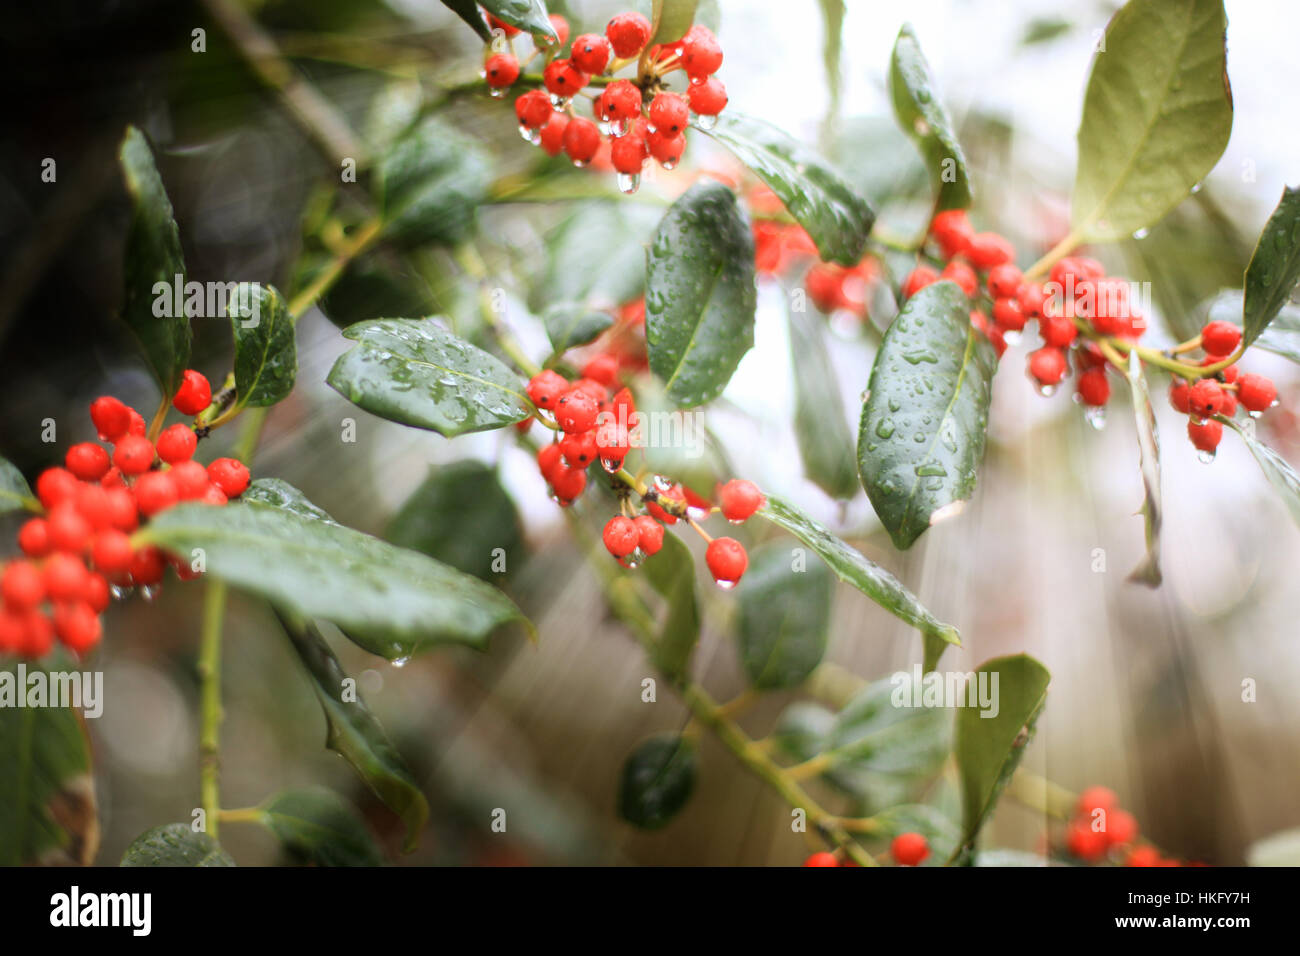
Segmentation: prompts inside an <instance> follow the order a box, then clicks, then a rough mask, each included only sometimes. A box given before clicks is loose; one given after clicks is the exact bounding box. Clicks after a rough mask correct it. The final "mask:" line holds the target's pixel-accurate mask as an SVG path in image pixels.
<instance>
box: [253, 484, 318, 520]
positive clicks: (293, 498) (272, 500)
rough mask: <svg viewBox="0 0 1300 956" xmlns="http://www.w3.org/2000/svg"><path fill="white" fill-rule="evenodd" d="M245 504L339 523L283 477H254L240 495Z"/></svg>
mask: <svg viewBox="0 0 1300 956" xmlns="http://www.w3.org/2000/svg"><path fill="white" fill-rule="evenodd" d="M239 500H240V501H242V502H243V503H244V504H246V505H247V504H256V505H266V506H267V507H268V508H280V509H282V510H284V511H291V512H293V513H294V514H296V515H298V516H299V517H301V518H309V519H312V520H315V521H328V522H329V523H330V524H338V522H337V521H335V520H334V519H333V518H331V517H330V516H329V514H328V513H327V512H326V511H325V509H324V508H319V507H317V506H316V505H314V504H312V503H311V502H310V501H308V500H307V496H306V495H304V494H303V493H302V492H301V491H299V490H298V489H297V488H295V487H294V486H293V485H291V484H289V482H287V481H285V480H284V479H282V478H254V479H253V480H252V482H250V483H249V485H248V487H247V488H246V489H244V493H243V494H242V495H240V496H239Z"/></svg>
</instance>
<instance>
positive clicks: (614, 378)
mask: <svg viewBox="0 0 1300 956" xmlns="http://www.w3.org/2000/svg"><path fill="white" fill-rule="evenodd" d="M582 377H583V378H590V379H594V380H595V381H597V382H600V383H601V384H602V385H607V386H608V387H610V388H613V387H614V386H615V385H617V384H618V356H616V355H610V354H609V353H608V352H601V353H599V354H597V355H593V356H592V357H591V358H589V359H588V360H587V364H586V365H584V366H582Z"/></svg>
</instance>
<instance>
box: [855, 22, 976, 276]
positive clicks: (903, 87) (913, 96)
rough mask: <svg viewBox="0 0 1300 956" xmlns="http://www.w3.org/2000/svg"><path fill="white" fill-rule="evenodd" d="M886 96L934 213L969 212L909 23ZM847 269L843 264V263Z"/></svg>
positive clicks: (955, 153) (960, 172)
mask: <svg viewBox="0 0 1300 956" xmlns="http://www.w3.org/2000/svg"><path fill="white" fill-rule="evenodd" d="M889 94H890V98H891V99H892V100H893V104H894V117H895V119H896V120H897V121H898V125H899V127H900V128H901V129H902V130H903V132H904V133H906V134H907V136H908V138H909V139H911V140H912V142H913V143H915V144H916V147H917V149H919V150H920V151H921V156H922V158H923V159H924V160H925V166H926V170H927V171H928V172H929V174H930V183H931V185H932V186H933V187H934V196H935V208H936V209H968V208H970V204H971V188H970V176H969V173H968V172H967V170H966V157H965V155H964V154H963V153H962V150H961V144H960V143H958V142H957V134H956V132H955V131H954V130H953V127H952V120H950V119H949V118H948V112H947V111H946V110H945V109H944V108H943V104H942V103H941V102H939V94H938V92H937V91H936V89H935V82H934V75H933V74H932V73H931V72H930V64H929V63H928V62H927V61H926V59H925V54H924V53H922V52H921V44H920V43H919V42H918V41H917V39H916V34H915V33H914V32H913V31H912V25H911V24H910V23H905V24H903V27H902V29H900V30H899V31H898V38H897V39H896V40H895V41H894V52H893V55H892V56H891V57H890V61H889ZM846 265H847V263H846Z"/></svg>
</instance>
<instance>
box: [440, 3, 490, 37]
mask: <svg viewBox="0 0 1300 956" xmlns="http://www.w3.org/2000/svg"><path fill="white" fill-rule="evenodd" d="M442 2H443V4H444V5H445V6H446V7H447V8H448V9H450V10H451V11H452V12H453V13H455V14H456V16H458V17H460V18H461V19H462V20H464V21H465V22H466V23H468V24H469V25H470V26H471V27H473V29H474V32H475V33H477V34H478V35H479V38H480V39H481V40H482V41H483V42H484V43H487V42H488V41H490V40H491V39H492V30H491V29H490V28H489V27H488V25H487V20H485V19H484V18H483V14H482V13H480V12H479V6H478V2H477V0H442Z"/></svg>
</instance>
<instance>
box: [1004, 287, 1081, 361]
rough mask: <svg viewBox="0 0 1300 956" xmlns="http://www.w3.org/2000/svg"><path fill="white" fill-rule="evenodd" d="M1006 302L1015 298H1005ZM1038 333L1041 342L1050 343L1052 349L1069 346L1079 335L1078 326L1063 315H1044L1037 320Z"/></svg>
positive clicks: (1013, 300)
mask: <svg viewBox="0 0 1300 956" xmlns="http://www.w3.org/2000/svg"><path fill="white" fill-rule="evenodd" d="M1006 301H1008V302H1015V301H1016V300H1015V299H1007V300H1006ZM1038 334H1039V335H1040V336H1042V339H1043V344H1044V345H1050V346H1051V347H1052V348H1054V349H1064V348H1069V347H1070V345H1071V344H1072V343H1073V342H1074V340H1075V339H1076V338H1078V336H1079V328H1078V326H1076V325H1075V324H1074V322H1073V321H1071V320H1070V319H1067V318H1066V317H1065V316H1063V315H1045V316H1043V317H1042V318H1041V319H1039V320H1038Z"/></svg>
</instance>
